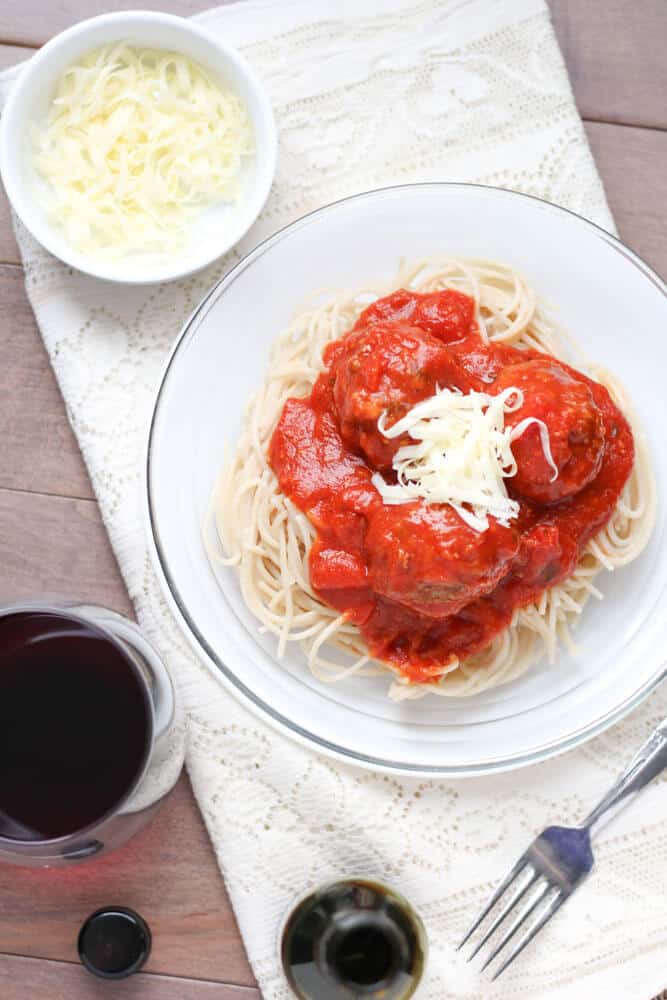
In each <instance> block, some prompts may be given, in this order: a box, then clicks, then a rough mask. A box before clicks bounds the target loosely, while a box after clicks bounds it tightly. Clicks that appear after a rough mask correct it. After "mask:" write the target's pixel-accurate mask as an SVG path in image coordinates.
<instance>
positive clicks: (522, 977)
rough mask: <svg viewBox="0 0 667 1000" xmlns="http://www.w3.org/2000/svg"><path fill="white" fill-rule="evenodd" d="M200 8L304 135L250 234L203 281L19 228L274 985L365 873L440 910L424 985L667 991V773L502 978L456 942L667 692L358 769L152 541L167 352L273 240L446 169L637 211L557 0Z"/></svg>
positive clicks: (71, 400) (127, 567)
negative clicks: (537, 728) (563, 43)
mask: <svg viewBox="0 0 667 1000" xmlns="http://www.w3.org/2000/svg"><path fill="white" fill-rule="evenodd" d="M200 20H201V23H202V24H204V25H205V26H206V27H207V28H209V29H210V30H211V31H214V32H216V33H219V34H220V36H221V37H223V38H224V39H225V40H226V41H228V42H230V43H232V44H233V45H235V46H237V47H238V48H240V49H241V51H242V52H243V53H244V55H245V56H246V57H247V58H248V60H249V61H250V62H251V63H252V65H253V66H254V67H255V69H256V70H257V71H258V73H259V74H260V75H261V77H262V78H263V80H264V82H265V84H266V87H267V88H268V91H269V94H270V96H271V98H272V101H273V106H274V109H275V113H276V118H277V124H278V129H279V133H280V147H279V160H278V174H277V178H276V183H275V185H274V188H273V192H272V195H271V197H270V199H269V202H268V204H267V206H266V209H265V211H264V212H263V214H262V216H261V218H260V220H259V221H258V222H257V224H256V225H255V227H254V228H253V230H252V231H251V233H250V234H249V236H248V237H247V238H246V239H245V240H244V241H243V244H242V245H241V246H240V247H239V248H237V251H235V252H234V254H233V255H230V256H229V257H228V258H227V259H226V260H224V261H222V262H220V263H218V264H217V265H215V266H214V267H212V268H210V269H209V270H208V271H206V272H205V273H203V274H199V275H197V276H196V277H194V278H189V279H187V280H185V281H180V282H176V283H174V284H169V285H165V286H160V287H150V288H128V289H123V291H122V294H119V292H118V288H117V287H113V286H110V285H106V284H103V283H100V282H97V281H95V280H93V279H90V278H87V277H84V276H83V275H81V274H78V273H73V272H72V271H71V270H70V269H69V268H67V267H65V266H63V265H62V264H60V263H59V262H58V261H56V260H54V259H53V258H52V257H50V256H49V255H48V254H47V253H46V252H45V251H44V250H43V249H42V248H41V247H39V246H38V245H37V244H36V243H35V242H34V240H33V239H32V238H30V237H29V236H28V234H27V233H26V232H25V230H24V229H23V228H22V227H21V226H20V225H18V224H17V227H16V228H17V235H18V239H19V244H20V247H21V252H22V255H23V260H24V264H25V270H26V286H27V291H28V295H29V297H30V301H31V303H32V305H33V308H34V310H35V314H36V316H37V321H38V323H39V326H40V329H41V331H42V335H43V338H44V343H45V344H46V348H47V350H48V352H49V355H50V358H51V362H52V364H53V368H54V370H55V372H56V375H57V377H58V380H59V382H60V387H61V389H62V393H63V395H64V397H65V400H66V403H67V409H68V414H69V418H70V420H71V423H72V426H73V428H74V431H75V433H76V435H77V437H78V440H79V444H80V445H81V449H82V451H83V454H84V457H85V460H86V462H87V465H88V469H89V471H90V475H91V478H92V482H93V486H94V488H95V492H96V494H97V497H98V499H99V502H100V507H101V510H102V514H103V517H104V520H105V523H106V526H107V529H108V531H109V535H110V537H111V542H112V544H113V547H114V550H115V552H116V556H117V557H118V562H119V564H120V567H121V570H122V572H123V575H124V577H125V581H126V583H127V587H128V590H129V593H130V596H131V597H132V600H133V601H134V605H135V607H136V611H137V615H138V618H139V621H140V623H141V626H142V628H143V629H144V630H145V633H146V635H147V636H148V637H149V638H150V639H151V640H152V641H153V642H154V643H155V645H156V647H157V648H158V649H159V650H160V651H161V653H162V654H163V656H164V657H165V659H166V661H167V662H168V663H169V664H170V666H171V668H172V671H173V672H174V674H175V675H176V676H177V678H178V681H179V683H180V687H181V690H182V693H183V696H184V698H185V700H186V704H187V707H188V709H189V713H190V720H191V741H190V747H189V753H188V759H187V763H188V770H189V773H190V777H191V779H192V784H193V786H194V790H195V794H196V796H197V800H198V802H199V805H200V807H201V810H202V813H203V815H204V818H205V821H206V824H207V827H208V830H209V832H210V835H211V838H212V840H213V843H214V845H215V850H216V852H217V856H218V859H219V861H220V866H221V868H222V871H223V873H224V876H225V879H226V882H227V887H228V890H229V893H230V896H231V899H232V902H233V904H234V908H235V910H236V915H237V917H238V921H239V925H240V928H241V931H242V933H243V937H244V940H245V945H246V948H247V951H248V955H249V957H250V961H251V962H252V966H253V969H254V971H255V974H256V976H257V979H258V980H259V983H260V985H261V988H262V991H263V994H264V997H265V998H266V1000H279V998H280V1000H286V998H287V997H288V995H289V991H288V988H287V985H286V983H285V981H284V979H283V977H282V974H281V972H280V969H279V965H278V960H277V953H276V938H277V931H278V925H279V922H280V921H281V918H282V917H283V916H284V914H285V911H286V909H287V908H288V907H289V904H290V902H291V901H292V900H293V898H294V896H295V893H298V892H300V891H302V890H303V889H304V888H306V887H308V886H309V885H312V884H314V883H317V882H319V881H321V880H322V879H323V878H325V877H326V876H329V875H332V874H340V875H345V874H350V873H360V872H363V873H369V874H373V875H375V876H377V877H380V878H382V879H385V880H387V881H388V882H390V883H392V884H393V885H395V886H396V887H397V888H398V889H400V890H402V891H403V892H404V893H405V895H406V896H407V897H408V898H409V899H410V900H411V901H413V903H414V904H415V905H416V906H417V907H418V908H419V910H420V911H421V914H422V916H423V918H424V921H425V923H426V927H427V930H428V934H429V938H430V943H431V954H430V960H429V963H428V970H427V974H426V977H425V981H424V983H423V985H422V986H421V987H420V990H419V991H418V997H419V998H420V1000H446V998H450V997H451V998H460V1000H477V998H486V997H493V998H510V997H512V998H517V997H521V998H523V997H526V998H531V1000H535V998H538V1000H551V998H556V997H558V998H562V997H566V998H568V1000H572V998H579V997H581V998H586V1000H588V998H591V997H605V998H606V1000H627V998H632V1000H643V998H646V1000H648V998H649V997H651V996H652V995H653V994H655V993H657V992H658V991H659V990H660V989H662V988H663V987H664V986H665V983H666V981H667V969H666V968H665V964H664V955H665V948H666V947H667V909H666V908H665V899H667V834H666V833H665V831H666V830H667V795H666V794H665V786H664V784H663V783H659V784H657V785H656V786H654V787H652V788H651V789H649V791H648V792H647V793H646V794H645V796H644V797H643V799H642V800H641V802H640V803H639V804H638V805H636V806H635V807H634V808H633V809H631V810H629V811H627V812H626V813H625V814H624V816H623V817H622V818H621V819H619V821H617V823H615V824H614V825H613V826H612V827H611V828H610V830H609V832H608V833H605V834H604V835H603V836H602V837H601V839H600V841H599V847H598V851H597V857H598V870H597V873H596V875H595V878H594V879H593V880H592V881H591V882H590V883H589V884H588V886H587V887H586V888H585V889H583V890H582V891H581V892H579V893H577V895H576V896H575V897H574V898H573V899H572V901H571V902H570V903H569V904H568V906H567V908H566V909H565V910H563V911H562V913H561V914H560V915H559V918H558V919H556V920H555V921H554V922H553V923H552V924H551V925H550V927H549V928H548V929H547V930H546V931H545V932H544V933H543V935H542V936H541V938H540V939H538V941H537V942H536V944H535V945H534V946H533V947H532V949H531V950H530V951H529V952H527V953H526V954H525V955H524V956H523V957H522V959H521V960H520V961H519V962H517V963H516V964H515V965H514V966H513V967H512V968H511V969H510V970H509V971H508V972H507V973H506V974H505V976H504V977H503V978H502V979H501V980H500V981H499V984H497V985H494V986H493V987H491V986H490V985H488V983H487V982H485V981H484V980H483V979H481V978H479V977H478V976H477V975H476V973H475V972H474V971H472V970H471V969H470V967H467V966H464V965H463V963H462V962H461V961H460V959H459V958H458V957H457V956H456V955H455V953H454V945H455V943H456V942H457V940H458V939H459V937H460V936H461V934H462V932H463V930H464V928H465V926H466V925H467V923H468V922H469V921H470V919H471V917H472V916H473V915H474V914H475V913H476V911H477V910H478V909H479V908H480V906H481V904H482V903H483V901H484V900H485V898H486V897H487V895H488V894H489V892H490V890H491V888H492V886H493V883H494V882H495V881H496V880H497V879H498V878H499V877H500V876H501V875H503V874H504V873H505V872H506V871H507V869H508V868H509V866H510V864H511V863H513V862H514V860H515V858H516V856H517V855H518V854H519V853H520V852H521V851H522V850H523V849H524V848H525V847H526V845H527V843H528V841H529V840H530V839H531V838H532V837H533V836H534V834H535V833H536V832H537V831H538V830H540V829H541V828H542V827H543V826H545V825H546V823H547V822H548V821H555V820H557V821H558V820H559V821H563V822H568V821H576V820H577V819H580V818H581V817H582V816H583V815H584V814H585V812H586V811H587V808H588V807H589V806H590V805H592V804H593V802H594V801H595V800H596V798H597V797H598V795H599V794H600V793H601V792H603V791H604V790H606V788H607V786H608V785H609V784H610V782H611V781H612V780H613V778H614V777H615V775H616V774H617V772H618V771H619V770H620V769H621V768H622V767H623V766H624V765H625V764H626V763H627V761H628V760H629V758H630V757H631V755H632V754H633V753H634V751H635V750H636V749H637V747H638V745H639V744H640V742H641V741H642V740H643V739H644V737H645V736H646V735H647V734H648V733H649V731H650V729H651V728H652V727H653V725H654V724H655V723H656V722H657V721H658V719H659V718H660V717H661V716H662V715H665V714H667V709H666V702H667V694H666V693H665V692H658V693H657V694H655V695H654V696H653V697H652V698H651V699H650V700H649V701H648V702H646V703H645V704H644V705H643V706H642V707H641V708H640V709H638V710H637V711H635V712H634V713H633V714H632V716H631V717H630V718H629V719H627V720H626V721H624V722H622V723H620V724H619V725H617V726H615V727H614V728H613V729H612V730H610V731H609V732H608V733H606V734H605V735H603V736H601V737H599V738H597V739H596V740H594V741H592V742H590V743H588V744H587V745H586V746H585V747H582V748H581V749H579V750H576V751H573V752H571V753H569V754H567V755H566V756H564V757H561V758H559V759H557V760H554V761H551V762H548V763H545V764H540V765H538V766H535V767H532V768H528V769H524V770H522V771H520V772H514V773H511V774H508V775H501V776H499V777H493V778H484V779H470V780H459V781H456V782H454V781H436V780H426V781H420V780H419V779H417V778H414V779H407V778H404V779H399V778H393V777H384V776H382V775H378V774H373V773H369V772H367V771H362V770H356V769H354V768H352V767H346V766H343V765H340V764H336V763H333V762H332V761H330V760H328V759H326V758H324V757H320V756H317V755H316V754H315V753H310V752H308V751H307V750H305V749H303V748H301V747H299V746H297V745H295V744H293V743H291V742H290V741H289V740H287V739H285V738H284V737H283V736H281V735H278V734H277V733H276V732H275V731H273V730H272V729H271V728H269V727H268V726H267V725H265V724H264V723H263V722H261V721H259V720H258V719H256V718H255V717H253V716H252V715H249V714H248V713H247V712H246V711H245V709H243V708H242V707H241V706H240V705H239V704H237V702H236V701H235V700H234V698H233V697H232V696H231V695H230V694H229V693H228V692H227V690H226V689H224V688H223V687H222V686H221V685H220V684H218V682H217V681H216V680H215V678H214V677H213V676H212V675H211V674H210V673H209V672H208V670H207V669H205V668H204V667H203V666H202V665H201V664H200V663H198V662H197V660H196V659H195V658H194V657H193V655H192V653H191V652H190V650H189V648H188V646H187V645H186V642H185V640H184V639H183V638H182V636H181V635H180V633H179V630H178V628H177V626H176V625H175V623H174V621H173V620H172V618H171V617H170V614H169V612H168V610H167V608H166V606H165V603H164V601H163V599H162V596H161V593H160V590H159V587H158V584H157V581H156V578H155V576H154V574H153V570H152V568H151V562H150V558H149V554H148V546H147V540H146V536H145V521H144V513H143V497H142V457H143V446H144V441H145V434H146V427H147V422H148V419H149V415H150V412H151V405H152V401H153V397H154V393H155V390H156V387H157V383H158V379H159V376H160V372H161V369H162V365H163V362H164V359H165V356H166V353H167V351H168V349H169V346H170V344H171V343H172V342H173V340H174V337H175V336H176V334H177V333H178V331H179V328H180V327H181V325H182V323H183V322H184V320H185V319H186V318H187V316H188V314H189V313H190V311H191V310H192V308H193V307H194V306H195V305H196V304H197V302H198V301H199V299H200V298H201V296H202V295H203V293H204V292H205V291H206V290H207V288H208V287H209V286H210V285H211V284H212V282H213V281H214V280H215V279H216V278H218V277H220V275H221V274H223V273H224V272H225V270H226V269H228V268H229V267H230V265H231V264H232V263H234V261H235V260H236V259H238V257H239V256H240V255H241V254H242V253H243V252H245V251H247V250H249V249H250V248H251V247H252V246H253V245H254V244H255V243H256V242H257V241H258V240H259V239H261V238H262V237H264V236H266V235H267V234H269V233H271V232H273V231H274V230H275V229H277V228H278V227H279V226H282V225H283V224H285V223H287V222H289V221H290V220H292V219H294V218H296V217H297V216H300V215H302V214H303V213H304V212H307V211H309V210H310V209H313V208H316V207H317V206H319V205H322V204H324V203H326V202H329V201H332V200H334V199H336V198H340V197H341V196H344V195H348V194H352V193H353V192H357V191H361V190H365V189H368V188H373V187H378V186H382V185H387V184H392V183H400V182H406V181H426V180H444V179H448V180H468V181H479V182H483V183H485V184H493V185H499V186H502V187H510V188H515V189H516V190H520V191H525V192H528V193H530V194H534V195H539V196H540V197H542V198H546V199H548V200H550V201H554V202H557V203H559V204H561V205H566V206H567V207H568V208H570V209H574V211H576V212H579V213H581V214H582V215H585V216H587V217H588V218H589V219H593V220H594V221H595V222H597V223H599V224H600V225H602V226H604V227H605V228H607V229H611V228H612V227H613V222H612V219H611V217H610V215H609V211H608V208H607V205H606V202H605V197H604V193H603V189H602V186H601V183H600V180H599V178H598V175H597V173H596V170H595V166H594V163H593V161H592V158H591V154H590V151H589V148H588V145H587V143H586V138H585V135H584V132H583V128H582V125H581V121H580V120H579V117H578V115H577V112H576V109H575V105H574V102H573V99H572V94H571V91H570V86H569V83H568V78H567V74H566V71H565V68H564V66H563V62H562V59H561V55H560V52H559V49H558V46H557V43H556V40H555V37H554V34H553V30H552V28H551V24H550V22H549V16H548V12H547V10H546V8H545V5H544V3H543V2H542V0H513V2H508V0H246V2H243V3H240V4H236V5H234V6H229V7H224V8H220V9H216V10H211V11H209V12H207V13H206V14H204V15H203V16H202V17H201V18H200ZM14 72H16V71H14ZM12 75H13V74H11V73H10V74H9V76H7V75H6V76H5V77H4V79H3V80H2V86H3V87H4V88H5V90H7V89H8V88H9V86H10V85H11V79H12ZM47 555H48V553H47ZM184 846H185V847H187V845H184Z"/></svg>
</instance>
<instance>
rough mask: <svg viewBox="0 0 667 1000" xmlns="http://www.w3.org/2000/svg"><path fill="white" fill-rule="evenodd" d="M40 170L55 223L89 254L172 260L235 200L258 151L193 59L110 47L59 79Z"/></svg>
mask: <svg viewBox="0 0 667 1000" xmlns="http://www.w3.org/2000/svg"><path fill="white" fill-rule="evenodd" d="M33 144H34V150H35V166H36V169H37V171H38V172H39V174H40V175H41V176H42V177H43V178H44V179H45V180H46V181H47V182H48V193H47V194H46V196H45V197H44V199H43V200H44V203H45V207H46V208H47V210H48V212H49V214H50V216H51V218H52V219H53V220H54V221H55V222H57V223H58V224H59V225H61V226H62V227H63V228H64V230H65V234H66V236H67V238H68V239H69V241H70V242H71V243H72V244H73V245H74V246H75V247H76V248H77V249H79V250H81V251H83V252H86V253H97V254H104V255H111V256H118V255H122V254H125V253H127V252H133V251H150V252H155V251H157V252H173V251H175V250H178V249H180V248H182V246H184V245H185V243H186V242H187V238H188V235H189V233H188V230H189V226H190V223H191V221H192V219H193V217H194V216H195V215H196V214H198V213H199V212H200V211H201V210H202V209H203V208H204V207H206V206H207V205H210V204H213V203H214V202H217V201H234V200H236V199H237V198H238V194H239V175H240V171H241V166H242V163H243V162H244V159H245V158H247V157H249V156H251V155H252V154H253V152H254V137H253V132H252V126H251V123H250V119H249V116H248V112H247V110H246V108H245V106H244V104H243V102H242V101H241V99H240V98H239V97H238V96H237V95H236V94H233V93H231V92H230V91H228V90H223V89H221V88H220V87H219V86H218V84H217V83H215V82H214V81H213V80H212V79H211V78H210V77H209V76H208V74H207V73H206V72H205V70H204V69H203V68H202V67H201V66H199V65H197V64H196V63H194V62H192V61H191V60H190V59H187V58H186V57H184V56H182V55H178V54H177V53H174V52H166V51H159V50H155V49H136V48H132V47H130V46H129V45H127V44H125V43H120V44H115V45H109V46H105V47H104V48H101V49H98V50H96V51H94V52H92V53H90V54H89V55H87V56H86V57H85V58H83V59H81V60H80V61H79V62H77V63H75V64H74V65H72V66H70V67H69V69H67V70H66V71H65V73H64V74H63V76H62V77H61V79H60V81H59V83H58V85H57V87H56V92H55V96H54V98H53V101H52V102H51V105H50V108H49V113H48V120H47V123H46V127H45V128H41V129H37V128H34V129H33Z"/></svg>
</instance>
